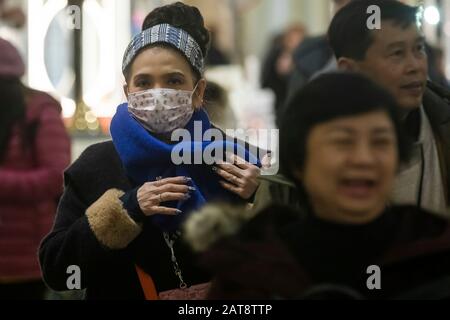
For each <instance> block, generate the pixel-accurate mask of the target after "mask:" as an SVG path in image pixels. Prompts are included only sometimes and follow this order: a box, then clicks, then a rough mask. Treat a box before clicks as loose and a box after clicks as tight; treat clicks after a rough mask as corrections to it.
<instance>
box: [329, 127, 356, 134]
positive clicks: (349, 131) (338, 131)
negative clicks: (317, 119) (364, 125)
mask: <svg viewBox="0 0 450 320" xmlns="http://www.w3.org/2000/svg"><path fill="white" fill-rule="evenodd" d="M327 133H328V134H341V133H344V134H354V133H355V130H353V129H351V128H349V127H345V126H334V127H332V128H330V129H329V130H328V132H327Z"/></svg>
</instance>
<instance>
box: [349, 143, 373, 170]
mask: <svg viewBox="0 0 450 320" xmlns="http://www.w3.org/2000/svg"><path fill="white" fill-rule="evenodd" d="M350 159H351V162H352V163H353V164H355V165H360V166H361V165H363V166H370V165H372V164H373V163H374V162H375V156H374V153H373V152H372V148H371V146H370V144H369V143H368V142H360V143H358V144H356V145H355V147H354V150H353V152H352V154H351V157H350Z"/></svg>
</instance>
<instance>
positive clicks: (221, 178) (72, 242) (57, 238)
mask: <svg viewBox="0 0 450 320" xmlns="http://www.w3.org/2000/svg"><path fill="white" fill-rule="evenodd" d="M208 43H209V33H208V31H207V30H206V29H205V27H204V22H203V18H202V16H201V14H200V12H199V11H198V10H197V9H196V8H195V7H190V6H186V5H184V4H181V3H175V4H172V5H168V6H164V7H160V8H157V9H155V10H154V11H152V12H151V13H150V14H149V15H148V16H147V18H146V19H145V21H144V25H143V31H142V32H141V33H140V34H138V35H137V36H136V37H134V39H133V40H132V41H131V43H130V45H129V46H128V48H127V50H126V52H125V55H124V59H123V66H122V70H123V73H124V76H125V79H126V85H125V87H124V88H125V93H126V95H127V98H128V103H127V104H124V105H121V106H119V107H118V109H117V113H116V115H115V116H114V118H113V120H112V124H111V134H112V142H106V143H101V144H97V145H94V146H92V147H90V148H88V149H87V150H86V151H85V152H84V153H83V154H82V155H81V156H80V158H79V159H78V160H77V161H76V162H75V163H74V164H73V165H72V166H71V167H70V168H69V169H68V170H67V171H66V173H65V192H64V195H63V197H62V199H61V201H60V204H59V209H58V215H57V219H56V222H55V225H54V227H53V230H52V232H51V234H49V235H48V236H47V238H46V239H45V240H44V241H43V243H42V246H41V249H40V261H41V265H42V270H43V274H44V279H45V281H46V282H47V284H48V285H49V286H50V287H52V288H53V289H55V290H67V289H68V288H67V284H66V283H67V280H68V274H67V269H68V267H69V266H72V265H75V266H78V267H79V268H80V271H81V288H83V289H86V297H87V298H88V299H108V298H112V299H116V298H125V299H144V298H146V299H156V298H158V297H159V298H171V297H172V298H173V297H175V298H180V297H181V298H195V297H196V296H198V295H199V294H200V295H201V292H202V289H203V288H204V287H205V284H206V283H207V282H208V281H209V277H208V275H207V274H206V273H205V272H204V271H203V270H201V269H200V268H198V267H197V265H196V262H195V261H196V259H195V256H194V254H193V253H192V252H191V251H190V249H188V247H187V246H185V245H184V244H183V243H182V242H181V241H179V239H180V231H179V229H180V228H179V227H180V225H181V224H182V222H183V221H184V220H185V219H186V217H187V216H188V215H189V213H190V212H191V211H192V210H195V209H197V208H199V207H200V206H202V205H203V204H205V203H207V202H210V201H216V200H218V201H226V202H230V201H231V202H241V203H243V204H245V202H246V200H248V199H249V198H250V197H251V196H252V195H253V193H254V192H255V190H256V188H257V186H258V183H257V177H258V175H259V168H258V167H257V166H255V165H251V164H250V162H251V163H256V160H255V158H254V157H253V156H252V155H251V154H250V153H249V152H248V151H247V150H246V149H245V148H242V146H240V145H237V144H236V145H235V144H230V143H229V142H224V141H217V140H216V141H214V144H215V145H216V146H218V145H221V146H222V147H226V148H227V150H230V147H231V148H232V149H231V150H234V151H235V153H236V154H245V155H246V160H248V161H249V162H245V163H242V162H240V163H239V164H229V165H217V166H216V167H214V168H213V167H211V166H208V165H206V164H200V165H191V164H187V163H186V164H182V165H175V164H174V161H173V160H172V154H173V153H174V152H173V151H175V150H176V149H175V148H178V147H179V144H177V143H175V142H171V141H170V140H171V139H170V138H171V135H172V133H173V132H174V131H175V130H176V129H186V130H187V132H189V134H190V135H191V136H192V137H194V136H196V135H194V122H195V128H197V127H199V126H198V124H201V130H202V133H204V132H205V131H206V130H208V129H210V128H212V125H211V123H210V122H209V119H208V116H207V114H206V113H205V112H204V111H203V110H202V108H201V106H202V102H203V94H204V91H205V87H206V81H205V80H204V79H203V77H202V74H203V61H204V58H205V56H206V55H207V48H208ZM182 143H183V144H184V146H185V147H186V145H187V146H188V147H189V148H184V149H183V150H185V152H186V150H189V149H191V154H190V155H192V156H194V155H195V156H197V155H198V153H201V154H203V151H205V149H206V148H208V147H211V142H207V141H193V142H186V141H183V142H182ZM175 153H176V152H175ZM185 156H189V154H187V155H186V154H183V158H184V159H185ZM216 156H217V155H216ZM213 169H214V170H213Z"/></svg>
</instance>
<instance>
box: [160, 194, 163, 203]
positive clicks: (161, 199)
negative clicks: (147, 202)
mask: <svg viewBox="0 0 450 320" xmlns="http://www.w3.org/2000/svg"><path fill="white" fill-rule="evenodd" d="M159 202H164V201H163V198H162V193H160V194H159Z"/></svg>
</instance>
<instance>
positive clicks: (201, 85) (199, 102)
mask: <svg viewBox="0 0 450 320" xmlns="http://www.w3.org/2000/svg"><path fill="white" fill-rule="evenodd" d="M206 84H207V83H206V80H205V79H204V78H202V79H200V80H199V81H198V83H197V87H196V89H195V92H194V95H193V97H192V103H193V105H194V108H195V109H196V110H199V109H201V107H202V106H203V100H204V98H205V91H206Z"/></svg>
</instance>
